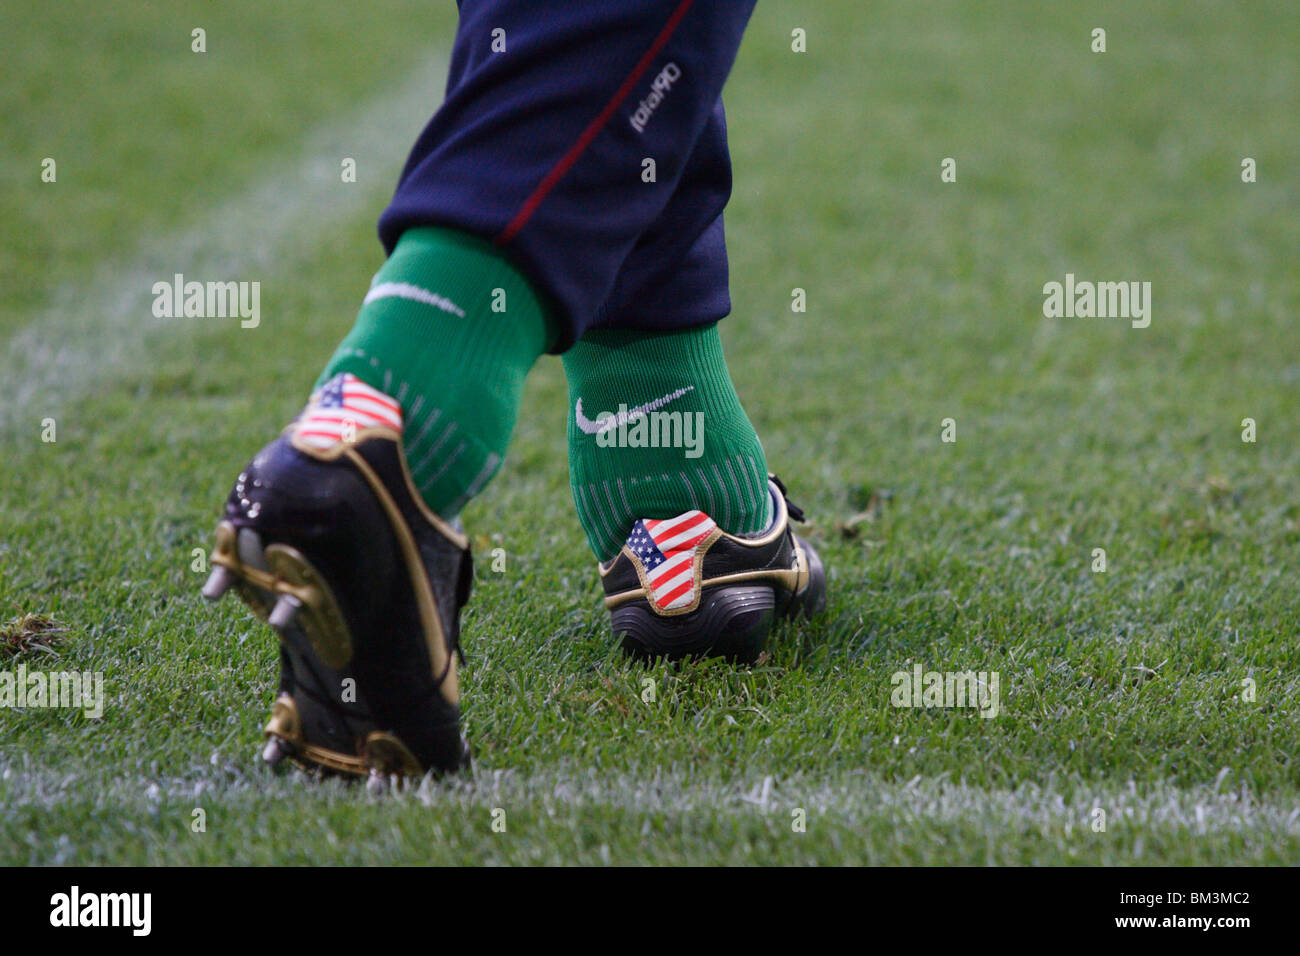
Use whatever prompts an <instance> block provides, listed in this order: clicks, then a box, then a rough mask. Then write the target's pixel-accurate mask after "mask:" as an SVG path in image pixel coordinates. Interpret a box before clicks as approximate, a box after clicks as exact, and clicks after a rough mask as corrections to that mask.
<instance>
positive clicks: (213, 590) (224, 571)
mask: <svg viewBox="0 0 1300 956" xmlns="http://www.w3.org/2000/svg"><path fill="white" fill-rule="evenodd" d="M234 583H235V573H234V572H233V571H231V570H230V568H228V567H226V566H225V565H221V564H219V565H217V566H216V567H215V568H213V569H212V573H211V574H210V575H208V580H207V583H205V584H204V585H203V596H204V597H205V598H207V599H208V600H209V601H220V600H221V595H223V594H225V593H226V592H227V591H229V590H230V586H231V585H232V584H234Z"/></svg>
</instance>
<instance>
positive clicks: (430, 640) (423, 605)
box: [345, 448, 460, 704]
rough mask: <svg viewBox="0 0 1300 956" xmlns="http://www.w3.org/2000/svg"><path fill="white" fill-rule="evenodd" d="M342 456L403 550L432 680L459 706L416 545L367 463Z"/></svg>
mask: <svg viewBox="0 0 1300 956" xmlns="http://www.w3.org/2000/svg"><path fill="white" fill-rule="evenodd" d="M345 454H346V455H347V457H348V460H349V461H351V462H352V464H353V465H355V466H356V468H357V470H358V471H360V472H361V474H362V475H363V476H364V477H365V479H366V481H367V482H368V483H369V484H370V487H371V490H373V491H374V493H375V497H376V498H377V499H378V500H379V504H380V505H381V506H382V507H383V509H384V512H385V513H386V514H387V515H388V523H389V525H390V526H391V527H392V529H393V534H394V535H395V536H396V538H397V543H398V545H399V547H400V548H401V549H402V557H403V559H404V560H405V561H406V569H407V573H408V574H409V575H410V578H411V587H412V588H413V589H414V591H415V603H416V607H417V608H418V610H419V612H420V622H421V623H422V624H423V630H424V643H425V646H426V647H428V649H429V660H430V662H431V663H432V665H433V679H434V680H435V681H438V682H439V683H438V690H439V691H440V692H441V693H442V696H443V698H444V699H445V700H446V701H447V702H448V703H449V704H459V703H460V684H459V682H458V680H457V677H456V658H455V657H453V656H452V654H451V646H450V642H449V641H448V640H447V637H446V634H445V633H444V632H443V629H442V618H441V617H439V616H438V602H437V600H436V599H435V598H434V596H433V588H432V587H431V586H430V584H429V577H428V574H427V572H426V571H425V569H424V561H423V560H422V559H421V558H420V549H419V548H418V547H417V546H416V544H415V537H414V535H412V534H411V529H410V528H409V527H407V524H406V521H405V519H404V518H403V517H402V511H401V509H400V508H398V507H397V502H396V501H394V500H393V496H392V495H391V494H389V493H388V489H387V488H385V487H384V483H383V482H382V481H380V479H379V476H378V475H377V474H375V471H374V469H373V468H371V467H370V464H369V462H367V461H366V460H365V459H364V458H362V457H361V455H360V454H358V453H357V452H356V451H355V450H353V449H351V448H349V449H347V451H346V452H345ZM402 467H403V468H405V467H406V466H405V465H403V466H402Z"/></svg>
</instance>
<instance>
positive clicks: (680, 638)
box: [600, 475, 826, 663]
mask: <svg viewBox="0 0 1300 956" xmlns="http://www.w3.org/2000/svg"><path fill="white" fill-rule="evenodd" d="M769 478H770V482H769V485H768V490H769V492H770V493H771V496H772V503H773V509H772V510H773V513H774V514H773V518H772V523H771V524H770V525H769V526H768V528H767V530H765V531H762V532H760V533H759V534H756V535H753V536H739V535H732V534H727V533H726V532H725V531H723V530H722V529H721V528H719V527H718V526H717V524H716V523H715V522H714V521H713V519H712V518H710V517H709V516H708V515H706V514H704V512H702V511H687V512H685V513H684V514H680V515H678V516H677V517H675V518H667V519H663V520H652V519H646V518H643V519H641V520H639V521H637V523H636V524H635V525H634V526H633V528H632V533H631V534H630V535H629V536H628V539H627V544H625V545H624V547H623V550H622V551H620V552H619V553H618V555H616V556H615V557H614V558H613V559H612V560H611V561H609V562H607V563H605V564H602V565H601V566H600V577H601V582H602V584H603V585H604V587H605V607H606V608H608V609H609V611H610V618H611V622H612V624H613V628H614V636H615V637H617V638H620V639H621V641H622V645H623V649H624V650H625V651H626V652H628V653H629V654H631V655H633V656H635V657H643V658H645V657H667V658H669V659H680V658H686V657H725V658H727V659H729V660H733V661H736V662H739V663H750V662H753V661H754V660H756V659H757V658H758V656H759V654H760V653H762V651H763V648H764V646H765V645H766V643H767V635H768V632H769V631H770V630H771V629H772V623H773V621H774V620H775V619H776V618H778V617H793V616H795V615H799V614H803V615H808V616H812V615H814V614H819V613H820V612H821V611H822V610H824V609H825V607H826V571H825V569H824V568H823V567H822V562H821V558H820V557H818V555H817V552H816V551H815V550H813V548H812V546H811V545H809V544H808V542H807V541H805V540H804V539H802V538H800V537H799V536H798V535H796V534H795V533H794V532H793V531H791V530H790V519H791V518H794V520H796V521H803V520H804V518H803V512H801V511H800V510H799V509H798V508H796V507H795V506H793V505H791V504H790V502H789V501H788V500H787V499H786V496H785V486H784V485H782V484H781V482H780V479H778V478H777V477H776V476H775V475H771V476H769Z"/></svg>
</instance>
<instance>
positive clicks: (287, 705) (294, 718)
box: [262, 694, 414, 777]
mask: <svg viewBox="0 0 1300 956" xmlns="http://www.w3.org/2000/svg"><path fill="white" fill-rule="evenodd" d="M262 734H263V735H264V736H266V737H275V738H276V739H278V740H280V741H282V742H283V743H284V744H285V745H286V746H285V748H284V750H285V756H287V757H288V758H289V759H290V760H292V761H293V762H294V763H296V764H297V765H298V766H300V767H302V768H303V769H304V770H315V769H320V768H321V767H324V768H326V769H327V770H334V771H337V772H338V773H348V774H352V775H353V776H355V777H364V776H366V775H367V774H368V773H369V772H370V768H369V766H368V765H367V764H366V761H365V760H363V759H362V758H361V757H354V756H352V755H350V754H345V753H339V752H338V751H337V750H327V749H326V748H324V747H318V746H316V745H315V744H311V743H308V742H307V739H306V738H305V737H304V736H303V734H302V718H301V717H300V716H299V715H298V705H297V704H295V703H294V702H293V698H292V697H290V696H289V695H288V694H281V695H280V696H279V697H277V698H276V699H275V703H274V704H272V705H271V719H270V720H268V721H267V722H266V728H265V729H264V730H263V731H262ZM371 736H372V737H373V736H374V734H371ZM413 759H414V758H413Z"/></svg>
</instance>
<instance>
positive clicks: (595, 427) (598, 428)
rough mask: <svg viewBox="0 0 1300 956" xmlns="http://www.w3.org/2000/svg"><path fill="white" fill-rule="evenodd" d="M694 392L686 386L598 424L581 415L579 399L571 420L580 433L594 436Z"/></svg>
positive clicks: (691, 387) (691, 386)
mask: <svg viewBox="0 0 1300 956" xmlns="http://www.w3.org/2000/svg"><path fill="white" fill-rule="evenodd" d="M694 390H695V386H694V385H687V386H686V387H685V388H679V389H678V390H677V391H675V392H669V393H668V394H667V395H665V396H664V397H663V398H656V399H655V400H654V401H653V402H646V403H645V404H644V405H638V406H637V407H636V408H629V409H628V410H627V411H625V412H619V413H618V414H617V415H611V416H610V417H609V418H606V419H604V420H603V421H599V422H593V421H592V420H591V419H590V418H588V417H587V416H586V415H584V414H582V399H581V398H579V399H578V404H577V405H575V406H574V408H573V420H574V422H575V423H576V424H577V426H578V428H580V429H581V430H582V431H584V432H586V433H587V434H588V435H595V434H597V433H599V432H605V431H609V430H610V429H611V428H617V427H618V426H619V425H622V424H623V423H624V422H630V421H631V420H632V419H634V418H637V417H638V416H641V415H644V414H646V413H647V412H653V411H654V410H655V409H657V408H662V407H663V406H665V405H667V404H668V403H669V402H672V401H676V400H677V399H679V398H681V397H682V396H683V395H685V394H686V393H687V392H693V391H694Z"/></svg>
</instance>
